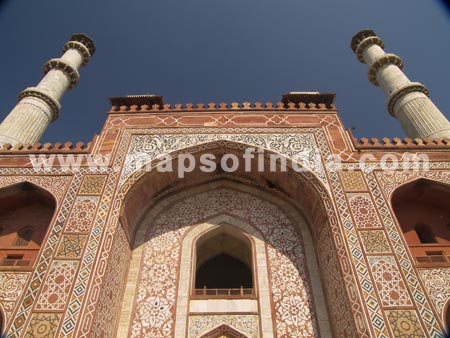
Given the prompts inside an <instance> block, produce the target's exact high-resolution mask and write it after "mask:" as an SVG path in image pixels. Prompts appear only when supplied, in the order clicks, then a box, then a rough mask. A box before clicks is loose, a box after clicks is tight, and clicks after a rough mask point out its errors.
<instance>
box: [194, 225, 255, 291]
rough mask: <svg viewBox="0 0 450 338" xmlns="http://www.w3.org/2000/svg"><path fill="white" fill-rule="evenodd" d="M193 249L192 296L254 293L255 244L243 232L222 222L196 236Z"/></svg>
mask: <svg viewBox="0 0 450 338" xmlns="http://www.w3.org/2000/svg"><path fill="white" fill-rule="evenodd" d="M194 249H195V267H194V277H193V283H192V284H193V287H194V289H193V296H203V297H220V296H224V295H226V296H227V297H243V296H245V295H253V286H254V281H253V278H254V276H253V273H254V267H253V265H254V262H253V245H252V243H251V241H250V240H249V239H248V238H247V237H246V236H245V235H244V234H242V232H240V231H236V230H234V229H233V227H232V226H228V225H227V224H221V225H220V226H218V227H216V228H215V229H213V230H211V231H208V232H207V233H205V234H203V235H202V236H200V237H199V238H197V239H196V241H195V243H194ZM212 290H215V291H218V292H212ZM208 291H209V292H208ZM220 291H222V292H220ZM241 291H242V292H241Z"/></svg>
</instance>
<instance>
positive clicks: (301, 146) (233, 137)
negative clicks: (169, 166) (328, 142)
mask: <svg viewBox="0 0 450 338" xmlns="http://www.w3.org/2000/svg"><path fill="white" fill-rule="evenodd" d="M146 132H147V133H148V131H146ZM196 132H197V133H198V132H199V130H196ZM197 133H195V134H193V135H176V134H173V135H171V137H167V135H164V134H163V135H155V134H149V135H132V136H131V144H130V146H129V149H128V153H127V158H126V159H127V161H126V163H125V164H124V166H123V170H122V172H121V177H120V185H123V183H124V182H125V181H126V180H127V178H129V177H130V176H131V175H132V174H133V172H134V171H139V170H140V169H141V167H142V166H143V165H144V163H136V161H135V162H134V163H133V159H134V156H142V154H146V155H147V156H148V159H149V160H154V159H155V158H156V157H158V156H161V155H164V154H169V153H171V152H173V151H176V150H179V149H182V148H187V147H192V146H195V145H198V146H200V145H202V144H206V143H211V142H214V141H231V142H236V143H239V144H242V145H243V147H244V148H247V147H248V146H252V147H255V148H258V147H261V148H264V149H268V150H270V151H273V152H277V153H280V154H282V155H285V156H287V157H289V158H294V159H295V158H297V159H302V163H303V165H304V166H305V167H306V168H308V169H309V170H311V171H313V172H315V174H316V175H317V177H318V178H319V179H320V180H321V181H322V182H323V183H326V182H327V178H326V175H325V169H324V167H323V164H322V162H321V161H320V155H319V152H318V150H319V149H318V146H317V142H316V140H315V138H314V135H313V134H311V133H299V134H277V133H273V134H267V135H259V134H253V135H251V136H250V135H246V134H237V133H232V134H225V133H224V134H217V133H210V134H197ZM133 164H134V165H133ZM139 164H140V166H139Z"/></svg>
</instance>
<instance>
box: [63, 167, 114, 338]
mask: <svg viewBox="0 0 450 338" xmlns="http://www.w3.org/2000/svg"><path fill="white" fill-rule="evenodd" d="M109 175H110V176H112V179H108V180H107V182H106V187H105V190H104V192H103V194H102V196H101V199H100V202H99V206H98V208H97V212H96V216H95V221H94V223H93V226H92V230H91V232H90V234H89V239H88V242H87V245H86V249H85V252H84V255H83V258H82V261H81V266H80V271H79V273H78V275H77V280H76V282H75V286H74V289H73V292H72V295H71V296H70V301H69V307H68V309H69V310H68V311H66V314H65V317H64V320H63V325H62V329H61V334H60V337H77V338H82V337H91V325H92V322H93V318H94V314H95V311H96V307H95V304H96V302H97V300H98V299H99V294H100V292H101V286H102V282H103V280H102V276H103V275H104V274H105V271H106V267H107V261H108V259H109V257H110V256H109V255H107V254H106V255H99V254H98V251H99V250H100V248H101V246H102V245H101V239H102V235H103V228H104V227H105V225H106V218H107V215H108V210H109V209H108V206H109V203H110V201H111V196H112V193H113V191H114V186H115V182H116V181H115V179H114V178H115V175H116V173H115V172H114V171H111V173H110V174H109ZM113 210H114V211H115V212H116V213H118V212H119V210H120V208H113ZM114 230H115V229H114ZM113 238H114V237H113V236H109V237H107V238H106V239H105V240H104V241H103V243H104V244H103V245H104V247H105V248H106V250H107V252H108V251H109V250H110V249H111V246H112V243H113ZM96 257H99V260H100V261H101V262H102V264H99V265H97V270H96V272H95V273H94V275H95V276H96V278H94V279H93V280H92V282H91V284H90V285H89V286H88V281H89V276H90V275H91V272H92V271H93V269H94V264H95V263H96V260H95V258H96ZM112 264H114V263H112ZM84 300H85V301H84ZM83 301H84V303H83ZM107 311H108V312H110V313H115V312H116V311H117V308H113V307H111V308H108V309H107ZM81 314H83V315H82V316H80V315H81ZM111 317H112V316H111ZM78 319H79V320H80V324H79V325H76V323H77V320H78ZM102 325H103V326H104V328H105V330H106V331H107V330H109V327H110V326H111V322H109V321H108V322H106V321H105V322H103V323H102Z"/></svg>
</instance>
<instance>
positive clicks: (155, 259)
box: [131, 188, 318, 338]
mask: <svg viewBox="0 0 450 338" xmlns="http://www.w3.org/2000/svg"><path fill="white" fill-rule="evenodd" d="M249 210H251V212H250V213H249ZM222 213H224V214H228V215H234V216H236V217H239V218H241V219H247V220H248V221H249V223H250V224H252V225H254V226H255V227H257V228H258V230H259V231H261V233H262V234H263V235H264V236H265V238H267V241H268V244H267V252H268V261H269V266H268V268H269V272H270V273H271V280H272V285H271V291H272V295H273V298H272V302H273V306H274V312H275V318H276V320H275V324H276V331H277V336H278V337H280V338H281V337H292V336H296V335H297V336H299V335H302V336H304V337H314V335H315V332H318V328H317V322H316V320H315V317H314V316H313V314H312V310H311V308H312V304H311V300H312V299H311V286H310V285H309V283H308V282H307V281H308V280H309V278H308V275H307V271H306V267H305V257H304V253H303V250H302V246H303V245H302V242H301V239H300V238H299V236H298V235H297V234H296V232H295V229H294V225H293V224H292V223H291V221H290V220H289V219H287V218H286V216H285V215H284V214H283V213H282V212H281V210H280V209H279V208H278V207H276V206H275V205H273V204H271V203H269V202H267V201H265V200H261V199H259V198H256V197H255V196H252V195H249V194H245V193H242V192H238V191H233V190H231V189H225V188H222V189H217V190H214V191H208V192H205V193H200V194H198V195H195V196H191V197H188V198H186V199H185V200H182V201H179V202H176V203H174V204H173V205H172V206H170V207H169V208H167V209H166V210H165V211H164V212H163V213H161V214H160V215H158V217H157V218H156V219H155V220H154V222H153V224H152V225H151V226H149V228H148V233H147V235H146V238H147V241H146V242H145V244H144V252H143V262H144V263H143V266H142V268H141V277H140V279H139V280H138V289H137V292H136V299H135V301H136V306H135V309H134V311H135V315H134V319H133V320H132V328H131V337H142V336H144V335H148V336H152V337H153V336H155V337H156V336H170V335H171V334H172V330H173V328H174V327H173V326H174V318H173V313H172V311H173V308H174V306H175V300H176V290H177V275H178V273H177V269H178V266H179V255H180V238H181V237H182V236H183V235H184V233H185V232H186V231H187V229H188V226H189V225H191V224H196V223H198V221H199V220H203V219H208V218H210V217H213V216H215V215H217V214H222Z"/></svg>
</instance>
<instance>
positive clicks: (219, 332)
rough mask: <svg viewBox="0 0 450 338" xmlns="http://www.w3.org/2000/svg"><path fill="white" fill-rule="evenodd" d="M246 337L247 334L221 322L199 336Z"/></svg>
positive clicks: (213, 337)
mask: <svg viewBox="0 0 450 338" xmlns="http://www.w3.org/2000/svg"><path fill="white" fill-rule="evenodd" d="M223 337H225V338H247V336H246V335H245V334H243V333H241V332H239V331H238V330H236V329H234V328H232V327H231V326H229V325H227V324H222V325H219V326H217V327H215V328H214V329H212V330H210V331H208V332H206V333H205V334H203V335H202V336H201V337H200V338H223Z"/></svg>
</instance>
